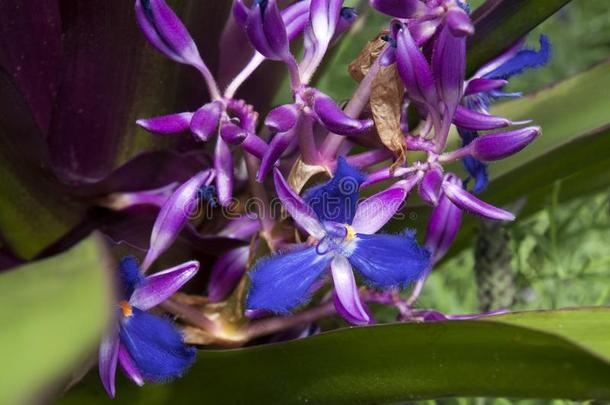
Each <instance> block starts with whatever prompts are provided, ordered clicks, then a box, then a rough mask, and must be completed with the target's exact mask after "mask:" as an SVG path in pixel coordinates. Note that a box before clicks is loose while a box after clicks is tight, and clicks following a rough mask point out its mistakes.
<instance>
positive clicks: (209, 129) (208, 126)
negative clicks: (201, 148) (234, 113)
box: [190, 102, 222, 142]
mask: <svg viewBox="0 0 610 405" xmlns="http://www.w3.org/2000/svg"><path fill="white" fill-rule="evenodd" d="M221 113H222V106H221V105H220V103H219V102H213V103H208V104H206V105H204V106H203V107H201V108H200V109H198V110H197V111H196V112H195V114H193V118H192V120H191V122H190V128H191V132H193V133H194V134H195V135H197V137H198V138H199V139H201V140H202V141H204V142H205V141H208V140H209V139H210V137H211V136H212V135H214V134H215V133H216V130H217V129H218V122H219V120H220V114H221Z"/></svg>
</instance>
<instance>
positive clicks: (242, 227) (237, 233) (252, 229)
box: [218, 215, 261, 240]
mask: <svg viewBox="0 0 610 405" xmlns="http://www.w3.org/2000/svg"><path fill="white" fill-rule="evenodd" d="M260 228H261V223H260V221H259V220H258V219H254V218H250V217H249V216H247V215H244V216H241V217H239V218H237V219H234V220H232V221H231V222H229V223H228V224H227V225H226V226H225V227H224V228H223V229H222V230H221V231H220V232H218V236H225V237H227V238H235V239H242V240H249V239H250V238H251V237H252V235H254V234H255V233H256V232H258V231H259V230H260Z"/></svg>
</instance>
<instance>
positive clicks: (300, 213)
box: [273, 169, 326, 239]
mask: <svg viewBox="0 0 610 405" xmlns="http://www.w3.org/2000/svg"><path fill="white" fill-rule="evenodd" d="M273 180H274V182H275V191H276V193H277V196H278V197H279V199H280V201H281V202H282V205H283V206H284V208H286V211H288V214H289V215H290V216H291V217H292V218H293V219H294V221H295V222H296V223H297V224H298V225H299V226H300V227H301V228H303V229H304V230H305V231H307V233H309V234H310V235H312V236H313V237H315V238H317V239H320V238H322V237H323V236H324V235H325V234H326V231H325V230H324V227H323V226H322V224H321V223H320V221H319V220H318V216H317V215H316V213H315V212H314V210H313V209H312V208H311V207H310V206H309V205H308V204H307V203H306V202H305V201H304V200H303V199H302V198H301V196H299V195H298V194H297V193H295V192H294V191H293V190H292V189H291V188H290V186H289V185H288V183H286V180H285V179H284V176H282V173H281V172H280V171H279V169H275V171H274V172H273Z"/></svg>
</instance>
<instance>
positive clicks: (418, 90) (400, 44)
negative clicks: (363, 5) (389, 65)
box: [392, 21, 437, 108]
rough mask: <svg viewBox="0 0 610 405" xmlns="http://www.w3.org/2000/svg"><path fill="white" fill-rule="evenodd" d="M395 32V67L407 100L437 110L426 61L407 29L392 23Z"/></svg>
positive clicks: (434, 92) (431, 78)
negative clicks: (405, 90) (424, 104)
mask: <svg viewBox="0 0 610 405" xmlns="http://www.w3.org/2000/svg"><path fill="white" fill-rule="evenodd" d="M392 24H393V25H394V26H395V30H397V32H396V67H397V68H398V73H399V74H400V77H401V79H402V81H403V82H404V84H405V87H406V89H407V93H408V95H409V98H410V99H412V100H413V101H417V102H420V103H427V104H428V105H430V106H432V108H437V102H436V100H437V95H436V89H435V87H434V78H433V76H432V71H431V70H430V66H429V65H428V61H427V60H426V57H425V56H424V55H423V53H422V52H421V51H420V50H419V48H418V47H417V45H416V44H415V42H414V41H413V37H412V36H411V33H410V32H409V29H408V28H407V27H406V26H405V25H404V24H403V23H401V22H398V21H394V22H393V23H392Z"/></svg>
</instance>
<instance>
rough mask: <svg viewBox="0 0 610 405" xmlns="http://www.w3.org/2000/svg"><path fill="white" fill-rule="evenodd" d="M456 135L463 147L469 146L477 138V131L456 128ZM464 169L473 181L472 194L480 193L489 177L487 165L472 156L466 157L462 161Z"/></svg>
mask: <svg viewBox="0 0 610 405" xmlns="http://www.w3.org/2000/svg"><path fill="white" fill-rule="evenodd" d="M458 133H459V134H460V137H461V138H462V144H463V145H464V146H466V145H468V144H470V143H471V142H472V141H473V140H475V138H477V137H478V136H479V134H478V133H477V131H471V130H468V129H464V128H458ZM462 164H463V165H464V169H466V171H467V172H468V174H469V175H470V177H471V178H473V179H474V186H473V187H472V192H473V193H475V194H479V193H482V192H483V191H484V190H485V189H486V188H487V185H488V184H489V176H488V172H487V165H486V164H485V163H483V162H481V161H480V160H478V159H475V158H473V157H472V156H466V157H465V158H463V159H462Z"/></svg>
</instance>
